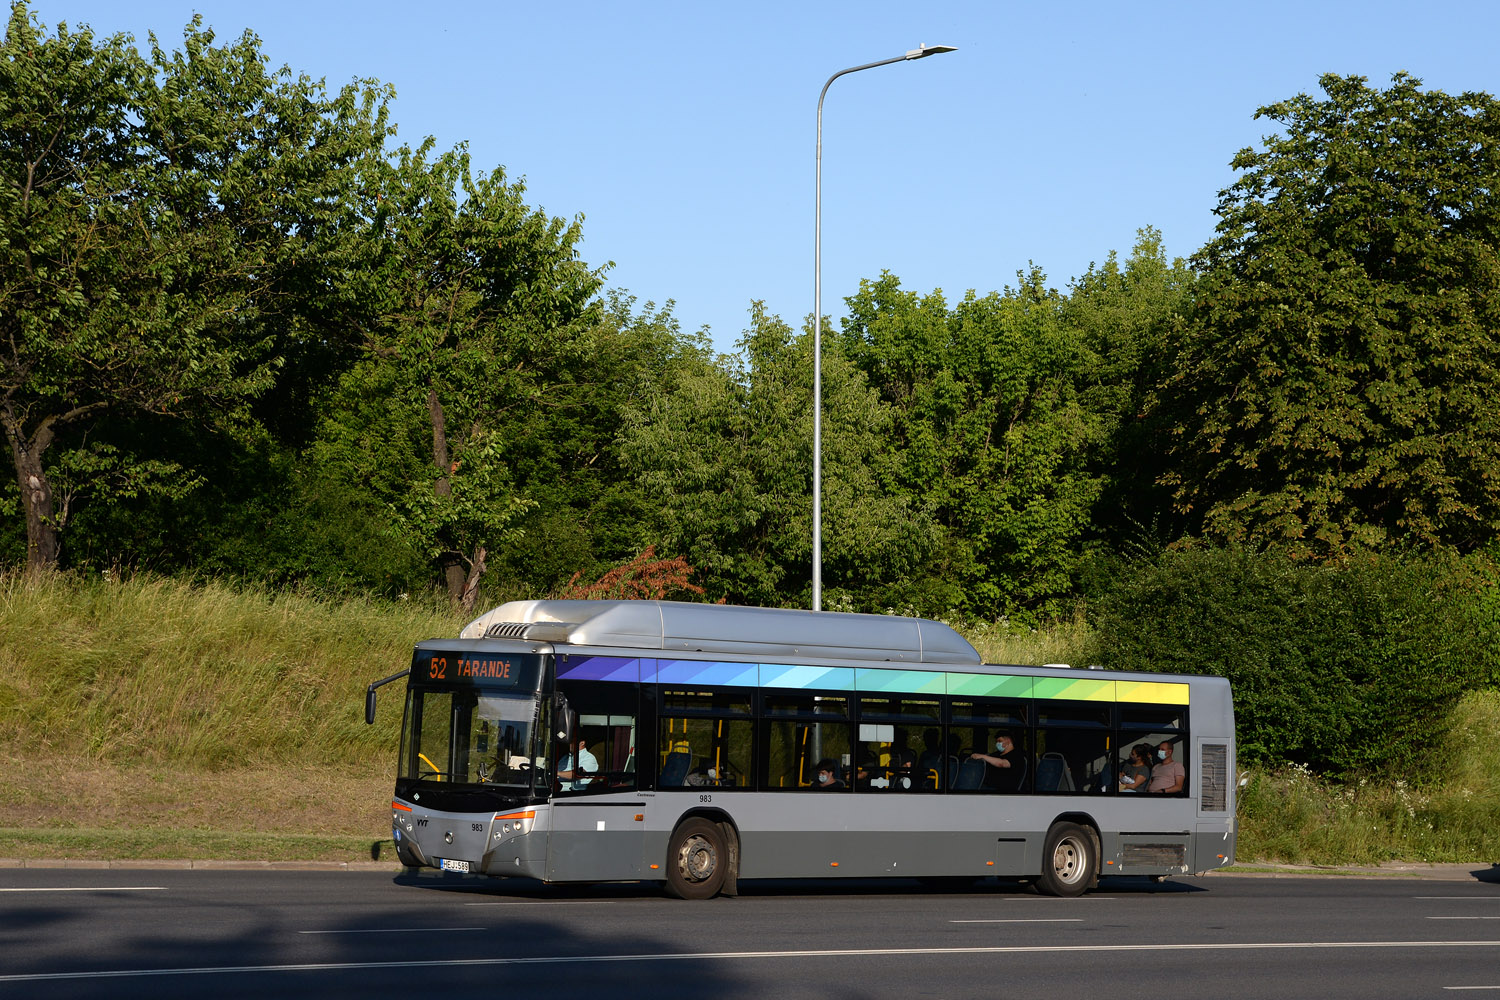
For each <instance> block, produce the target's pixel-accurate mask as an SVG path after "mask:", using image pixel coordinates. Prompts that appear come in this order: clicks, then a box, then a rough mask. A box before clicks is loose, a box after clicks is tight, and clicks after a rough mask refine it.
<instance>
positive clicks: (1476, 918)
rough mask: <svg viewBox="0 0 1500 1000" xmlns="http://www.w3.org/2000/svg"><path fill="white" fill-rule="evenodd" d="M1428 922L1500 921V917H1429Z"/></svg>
mask: <svg viewBox="0 0 1500 1000" xmlns="http://www.w3.org/2000/svg"><path fill="white" fill-rule="evenodd" d="M1427 919H1428V920H1500V917H1428V918H1427Z"/></svg>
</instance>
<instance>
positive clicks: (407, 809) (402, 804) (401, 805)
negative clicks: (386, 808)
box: [391, 800, 411, 813]
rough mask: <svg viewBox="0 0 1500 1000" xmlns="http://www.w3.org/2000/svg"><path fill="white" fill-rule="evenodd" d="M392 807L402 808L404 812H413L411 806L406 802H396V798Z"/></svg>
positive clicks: (392, 802)
mask: <svg viewBox="0 0 1500 1000" xmlns="http://www.w3.org/2000/svg"><path fill="white" fill-rule="evenodd" d="M391 808H392V809H400V810H401V811H402V812H408V813H409V812H411V806H409V805H407V804H406V803H405V802H396V801H395V800H392V801H391Z"/></svg>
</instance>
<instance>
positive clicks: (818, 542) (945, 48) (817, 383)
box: [812, 45, 956, 611]
mask: <svg viewBox="0 0 1500 1000" xmlns="http://www.w3.org/2000/svg"><path fill="white" fill-rule="evenodd" d="M955 48H956V46H953V45H919V46H917V47H916V48H914V49H912V50H910V51H909V52H907V53H906V54H905V55H901V56H896V57H895V58H893V59H882V60H880V62H872V63H865V64H864V65H863V66H851V67H849V68H848V69H841V70H839V71H838V72H837V73H835V74H833V75H832V76H830V77H829V78H828V82H827V83H825V84H823V92H822V93H821V94H819V95H818V183H817V198H816V205H815V209H814V213H815V216H816V217H815V219H814V224H813V228H814V231H815V233H814V241H813V481H812V489H813V508H812V548H813V551H812V609H813V610H814V611H822V610H823V98H824V97H826V96H827V95H828V88H829V87H830V86H832V85H833V81H835V80H837V79H838V78H839V77H841V76H845V75H847V74H849V73H858V72H859V71H860V70H862V69H874V68H875V67H876V66H889V65H890V64H891V63H898V62H907V61H908V60H911V59H923V58H926V57H927V56H935V55H937V54H938V53H939V52H952V51H954V49H955Z"/></svg>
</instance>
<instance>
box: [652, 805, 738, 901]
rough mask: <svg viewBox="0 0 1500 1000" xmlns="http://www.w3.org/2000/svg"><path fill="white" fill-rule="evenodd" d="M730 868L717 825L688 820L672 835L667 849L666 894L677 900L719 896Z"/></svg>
mask: <svg viewBox="0 0 1500 1000" xmlns="http://www.w3.org/2000/svg"><path fill="white" fill-rule="evenodd" d="M728 868H729V850H728V845H727V844H725V842H724V833H723V831H722V830H720V829H719V825H718V824H717V823H711V822H709V821H708V820H706V819H690V820H688V821H687V822H685V823H683V824H682V825H681V826H679V827H678V828H677V830H676V832H675V833H673V834H672V841H671V845H670V846H669V847H668V849H667V892H669V893H671V894H672V895H674V896H676V897H677V898H678V899H709V898H712V897H713V896H716V895H718V892H719V889H720V888H721V887H722V886H723V885H724V875H725V873H726V872H727V871H728Z"/></svg>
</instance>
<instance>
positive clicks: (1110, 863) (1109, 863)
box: [1104, 861, 1114, 865]
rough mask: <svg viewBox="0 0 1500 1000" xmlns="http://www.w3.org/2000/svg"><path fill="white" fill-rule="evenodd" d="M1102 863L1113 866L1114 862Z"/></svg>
mask: <svg viewBox="0 0 1500 1000" xmlns="http://www.w3.org/2000/svg"><path fill="white" fill-rule="evenodd" d="M1104 863H1105V864H1107V865H1112V864H1114V862H1113V861H1106V862H1104Z"/></svg>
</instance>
